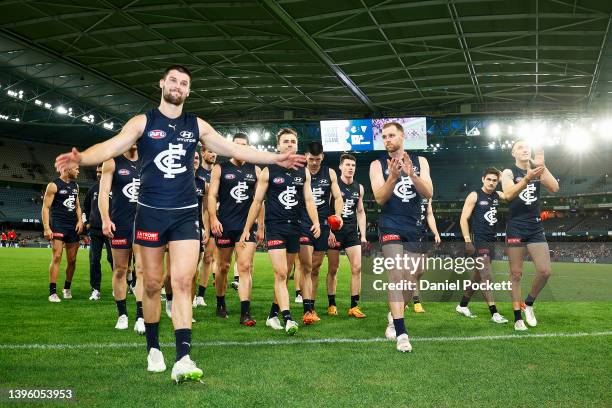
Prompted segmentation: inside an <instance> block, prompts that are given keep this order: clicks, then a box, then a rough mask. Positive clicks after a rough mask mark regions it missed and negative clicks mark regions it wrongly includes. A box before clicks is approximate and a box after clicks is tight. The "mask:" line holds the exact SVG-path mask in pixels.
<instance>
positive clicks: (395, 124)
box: [382, 122, 404, 133]
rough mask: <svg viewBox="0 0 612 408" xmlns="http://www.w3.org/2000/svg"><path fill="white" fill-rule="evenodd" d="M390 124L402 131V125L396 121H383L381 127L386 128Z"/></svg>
mask: <svg viewBox="0 0 612 408" xmlns="http://www.w3.org/2000/svg"><path fill="white" fill-rule="evenodd" d="M391 126H395V128H396V129H397V130H399V131H400V132H402V133H403V132H404V127H403V126H402V125H400V124H399V123H397V122H387V123H385V124H384V125H383V127H382V128H383V129H386V128H388V127H391Z"/></svg>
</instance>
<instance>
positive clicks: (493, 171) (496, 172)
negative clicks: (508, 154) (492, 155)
mask: <svg viewBox="0 0 612 408" xmlns="http://www.w3.org/2000/svg"><path fill="white" fill-rule="evenodd" d="M487 174H494V175H496V176H497V178H500V177H501V171H499V170H498V169H496V168H495V167H487V168H486V169H485V171H483V172H482V177H483V178H484V177H487Z"/></svg>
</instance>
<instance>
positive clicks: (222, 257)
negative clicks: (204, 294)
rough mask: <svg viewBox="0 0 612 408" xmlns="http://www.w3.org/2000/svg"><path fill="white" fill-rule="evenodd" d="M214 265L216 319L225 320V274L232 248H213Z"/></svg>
mask: <svg viewBox="0 0 612 408" xmlns="http://www.w3.org/2000/svg"><path fill="white" fill-rule="evenodd" d="M215 248H216V249H215V253H216V256H214V258H215V263H216V265H217V271H216V275H215V293H216V295H217V317H220V318H223V319H226V318H227V316H228V314H227V307H226V305H225V293H226V291H227V274H228V272H229V268H230V263H231V262H232V254H233V253H234V248H233V247H229V248H217V247H215Z"/></svg>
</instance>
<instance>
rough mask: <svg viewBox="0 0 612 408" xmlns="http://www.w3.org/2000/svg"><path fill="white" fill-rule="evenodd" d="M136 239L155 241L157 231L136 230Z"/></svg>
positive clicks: (157, 234)
mask: <svg viewBox="0 0 612 408" xmlns="http://www.w3.org/2000/svg"><path fill="white" fill-rule="evenodd" d="M136 239H139V240H141V241H148V242H157V241H159V232H148V231H141V230H136Z"/></svg>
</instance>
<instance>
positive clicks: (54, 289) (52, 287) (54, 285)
mask: <svg viewBox="0 0 612 408" xmlns="http://www.w3.org/2000/svg"><path fill="white" fill-rule="evenodd" d="M54 293H57V283H55V282H53V283H49V296H51V295H52V294H54Z"/></svg>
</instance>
